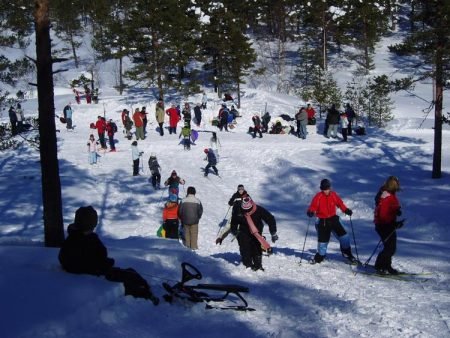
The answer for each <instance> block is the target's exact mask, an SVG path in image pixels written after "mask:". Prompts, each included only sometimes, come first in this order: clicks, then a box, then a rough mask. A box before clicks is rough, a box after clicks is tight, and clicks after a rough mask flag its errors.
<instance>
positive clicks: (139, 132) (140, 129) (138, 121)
mask: <svg viewBox="0 0 450 338" xmlns="http://www.w3.org/2000/svg"><path fill="white" fill-rule="evenodd" d="M142 115H143V114H142V113H141V112H140V111H139V108H136V109H135V111H134V114H133V121H134V126H135V127H136V140H144V139H145V135H144V120H143V118H142Z"/></svg>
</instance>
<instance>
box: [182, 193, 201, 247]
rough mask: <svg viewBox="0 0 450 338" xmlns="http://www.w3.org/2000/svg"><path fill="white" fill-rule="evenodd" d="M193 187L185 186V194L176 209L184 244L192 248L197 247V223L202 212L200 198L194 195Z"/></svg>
mask: <svg viewBox="0 0 450 338" xmlns="http://www.w3.org/2000/svg"><path fill="white" fill-rule="evenodd" d="M195 194H196V191H195V188H194V187H188V188H187V195H186V198H184V199H183V200H182V202H181V204H180V207H179V209H178V218H179V219H180V220H181V224H182V225H183V233H184V239H185V245H186V246H187V247H188V248H190V249H192V250H197V249H198V223H199V222H200V218H202V214H203V206H202V203H201V202H200V200H199V199H198V198H197V197H195Z"/></svg>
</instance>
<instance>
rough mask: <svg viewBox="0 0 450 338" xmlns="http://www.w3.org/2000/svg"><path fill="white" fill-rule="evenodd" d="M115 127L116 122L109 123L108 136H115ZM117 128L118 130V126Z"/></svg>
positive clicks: (107, 125) (107, 126) (107, 127)
mask: <svg viewBox="0 0 450 338" xmlns="http://www.w3.org/2000/svg"><path fill="white" fill-rule="evenodd" d="M114 125H115V123H114V122H109V123H107V124H106V131H107V132H108V136H114V132H115V128H114ZM116 128H117V126H116Z"/></svg>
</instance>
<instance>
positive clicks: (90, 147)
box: [87, 134, 98, 165]
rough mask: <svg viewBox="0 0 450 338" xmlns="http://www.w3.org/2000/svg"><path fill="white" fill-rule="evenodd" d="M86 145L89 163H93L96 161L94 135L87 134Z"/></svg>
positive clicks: (96, 143)
mask: <svg viewBox="0 0 450 338" xmlns="http://www.w3.org/2000/svg"><path fill="white" fill-rule="evenodd" d="M87 146H88V159H89V164H91V165H92V164H95V163H97V146H98V142H97V141H96V140H95V137H94V135H93V134H91V135H90V136H89V140H88V143H87Z"/></svg>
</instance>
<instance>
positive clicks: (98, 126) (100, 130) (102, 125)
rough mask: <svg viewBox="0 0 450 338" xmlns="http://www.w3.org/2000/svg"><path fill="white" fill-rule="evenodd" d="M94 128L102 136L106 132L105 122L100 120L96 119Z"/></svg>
mask: <svg viewBox="0 0 450 338" xmlns="http://www.w3.org/2000/svg"><path fill="white" fill-rule="evenodd" d="M95 128H96V129H97V132H98V133H99V134H103V133H104V132H105V131H106V122H105V120H103V119H102V118H100V119H98V120H97V122H95Z"/></svg>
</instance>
